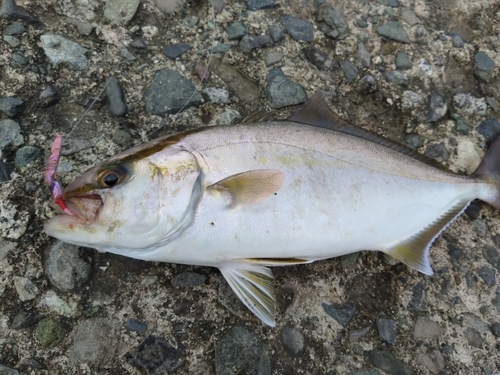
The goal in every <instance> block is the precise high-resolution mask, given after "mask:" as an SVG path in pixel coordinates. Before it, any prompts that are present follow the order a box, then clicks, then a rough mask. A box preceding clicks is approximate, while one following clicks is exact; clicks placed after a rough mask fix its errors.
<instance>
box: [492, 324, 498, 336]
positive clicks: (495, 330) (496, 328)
mask: <svg viewBox="0 0 500 375" xmlns="http://www.w3.org/2000/svg"><path fill="white" fill-rule="evenodd" d="M490 328H491V332H492V333H493V334H494V335H495V337H500V323H493V324H492V325H491V327H490Z"/></svg>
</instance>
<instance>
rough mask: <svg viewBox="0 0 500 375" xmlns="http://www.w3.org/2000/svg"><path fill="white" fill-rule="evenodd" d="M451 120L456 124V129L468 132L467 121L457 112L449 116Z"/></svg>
mask: <svg viewBox="0 0 500 375" xmlns="http://www.w3.org/2000/svg"><path fill="white" fill-rule="evenodd" d="M450 117H451V118H452V119H453V121H455V124H456V125H457V131H458V132H459V133H461V134H468V133H469V127H468V126H467V123H466V122H465V120H464V118H463V117H462V116H460V114H458V113H452V114H451V116H450Z"/></svg>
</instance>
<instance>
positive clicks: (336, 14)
mask: <svg viewBox="0 0 500 375" xmlns="http://www.w3.org/2000/svg"><path fill="white" fill-rule="evenodd" d="M316 20H317V21H318V26H319V29H320V30H321V31H322V32H323V33H324V34H325V35H326V36H328V37H330V38H333V39H337V40H342V39H345V38H347V36H348V35H349V27H348V25H347V21H346V20H345V18H344V15H343V14H342V12H341V11H340V9H339V8H337V7H335V6H331V5H323V6H321V7H320V8H319V9H318V14H317V16H316Z"/></svg>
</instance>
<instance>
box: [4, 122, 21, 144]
mask: <svg viewBox="0 0 500 375" xmlns="http://www.w3.org/2000/svg"><path fill="white" fill-rule="evenodd" d="M23 143H24V138H23V136H22V135H21V127H20V126H19V124H18V123H17V122H15V121H14V120H11V119H5V120H0V150H4V149H7V148H10V147H11V146H20V145H22V144H23Z"/></svg>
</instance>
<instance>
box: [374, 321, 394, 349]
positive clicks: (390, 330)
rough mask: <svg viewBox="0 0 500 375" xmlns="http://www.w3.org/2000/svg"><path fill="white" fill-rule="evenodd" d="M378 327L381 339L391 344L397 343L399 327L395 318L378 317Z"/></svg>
mask: <svg viewBox="0 0 500 375" xmlns="http://www.w3.org/2000/svg"><path fill="white" fill-rule="evenodd" d="M377 329H378V335H379V337H380V340H382V341H384V342H386V343H388V344H390V345H396V335H397V333H398V329H397V326H396V322H395V321H394V320H391V319H377Z"/></svg>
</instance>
